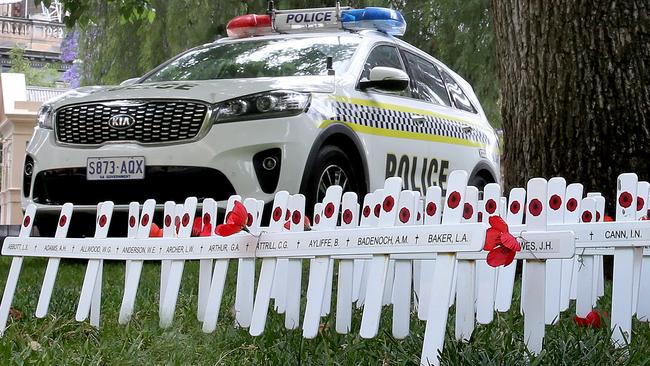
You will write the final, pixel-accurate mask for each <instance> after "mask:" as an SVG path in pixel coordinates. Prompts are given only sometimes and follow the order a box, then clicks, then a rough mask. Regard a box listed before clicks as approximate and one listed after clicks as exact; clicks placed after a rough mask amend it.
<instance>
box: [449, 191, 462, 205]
mask: <svg viewBox="0 0 650 366" xmlns="http://www.w3.org/2000/svg"><path fill="white" fill-rule="evenodd" d="M459 203H460V193H458V192H456V191H454V192H451V194H450V195H449V197H448V198H447V206H449V208H456V207H458V204H459Z"/></svg>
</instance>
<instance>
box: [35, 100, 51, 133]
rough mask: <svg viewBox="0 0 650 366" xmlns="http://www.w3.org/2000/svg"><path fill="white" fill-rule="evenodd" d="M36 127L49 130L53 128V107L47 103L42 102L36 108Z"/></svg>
mask: <svg viewBox="0 0 650 366" xmlns="http://www.w3.org/2000/svg"><path fill="white" fill-rule="evenodd" d="M38 127H40V128H47V129H50V130H51V129H52V128H54V108H52V107H51V106H50V105H48V104H43V105H42V106H41V109H39V110H38Z"/></svg>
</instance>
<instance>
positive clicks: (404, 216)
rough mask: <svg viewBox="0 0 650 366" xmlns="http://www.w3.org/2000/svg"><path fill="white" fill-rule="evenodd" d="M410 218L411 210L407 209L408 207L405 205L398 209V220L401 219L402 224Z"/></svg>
mask: <svg viewBox="0 0 650 366" xmlns="http://www.w3.org/2000/svg"><path fill="white" fill-rule="evenodd" d="M410 218H411V212H410V211H409V209H408V208H406V207H402V209H401V210H399V221H401V222H402V224H406V223H407V222H408V221H409V219H410Z"/></svg>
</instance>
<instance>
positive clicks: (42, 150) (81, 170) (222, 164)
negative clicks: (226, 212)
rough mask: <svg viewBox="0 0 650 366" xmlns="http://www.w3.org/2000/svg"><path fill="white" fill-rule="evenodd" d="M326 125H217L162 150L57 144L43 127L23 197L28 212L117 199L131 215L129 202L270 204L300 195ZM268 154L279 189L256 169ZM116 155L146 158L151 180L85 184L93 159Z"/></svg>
mask: <svg viewBox="0 0 650 366" xmlns="http://www.w3.org/2000/svg"><path fill="white" fill-rule="evenodd" d="M319 122H320V121H313V120H312V119H311V118H310V117H309V116H308V115H307V114H301V115H298V116H294V117H288V118H282V119H265V120H256V121H241V122H233V123H225V124H218V125H214V126H212V128H211V129H210V130H209V131H208V133H207V134H206V135H205V136H204V137H203V138H202V139H200V140H197V141H191V142H187V143H176V144H166V145H157V146H151V145H147V146H143V145H140V144H137V143H107V144H104V145H102V146H100V147H86V146H84V145H76V146H70V145H65V146H64V145H61V144H58V143H57V142H56V140H55V136H54V132H53V131H52V130H48V129H42V128H36V130H35V133H34V136H33V138H32V140H31V141H30V144H29V146H28V148H27V154H28V155H29V156H30V157H32V158H33V159H34V162H33V174H32V175H31V178H30V182H31V183H30V184H29V189H28V190H29V192H23V202H22V203H23V207H25V206H26V205H27V204H30V203H34V204H36V205H37V207H38V208H39V210H41V211H58V210H59V209H60V207H61V205H62V204H63V203H65V202H72V203H73V204H75V209H76V210H81V211H86V210H87V211H92V210H94V209H95V207H96V204H97V203H98V202H101V201H104V200H112V201H114V203H115V204H116V206H115V209H116V210H119V211H125V210H127V209H128V203H129V202H131V201H139V202H143V201H144V200H146V199H149V198H154V199H156V202H157V203H158V204H162V203H164V201H167V200H172V201H176V202H182V201H183V200H184V199H185V198H186V197H188V196H196V197H197V198H199V200H201V199H204V198H208V197H209V198H214V199H215V200H217V201H224V200H227V198H228V197H229V196H230V195H232V194H239V195H241V196H242V197H244V198H248V197H251V198H255V199H260V200H263V201H264V202H270V201H271V200H272V199H273V196H274V194H275V192H277V191H279V190H287V191H289V192H292V193H295V192H298V190H299V189H300V181H301V179H300V178H301V177H302V174H303V170H304V168H305V163H306V160H307V156H308V154H309V150H310V148H311V145H312V142H313V141H314V139H315V138H316V136H317V135H318V132H319V129H318V125H319ZM263 151H277V152H278V153H279V155H280V164H279V166H278V167H277V169H279V176H278V177H277V186H276V187H275V189H272V188H271V189H269V184H268V183H267V184H260V180H261V179H260V174H261V173H260V171H259V166H258V169H257V171H256V167H255V165H256V164H258V165H259V161H257V160H259V159H254V157H255V156H256V154H258V153H260V152H263ZM116 156H144V158H145V164H146V166H147V168H146V171H145V179H144V180H115V181H87V180H86V161H87V159H88V158H89V157H116ZM254 160H255V161H254ZM262 183H264V182H262ZM222 207H223V206H222Z"/></svg>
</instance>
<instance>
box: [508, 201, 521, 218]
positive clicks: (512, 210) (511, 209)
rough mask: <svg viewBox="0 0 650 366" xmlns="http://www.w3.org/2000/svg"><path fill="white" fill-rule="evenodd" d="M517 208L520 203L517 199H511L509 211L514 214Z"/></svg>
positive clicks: (518, 208)
mask: <svg viewBox="0 0 650 366" xmlns="http://www.w3.org/2000/svg"><path fill="white" fill-rule="evenodd" d="M519 210H521V204H520V203H519V201H512V203H511V204H510V212H512V213H513V214H514V215H516V214H517V213H519Z"/></svg>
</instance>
